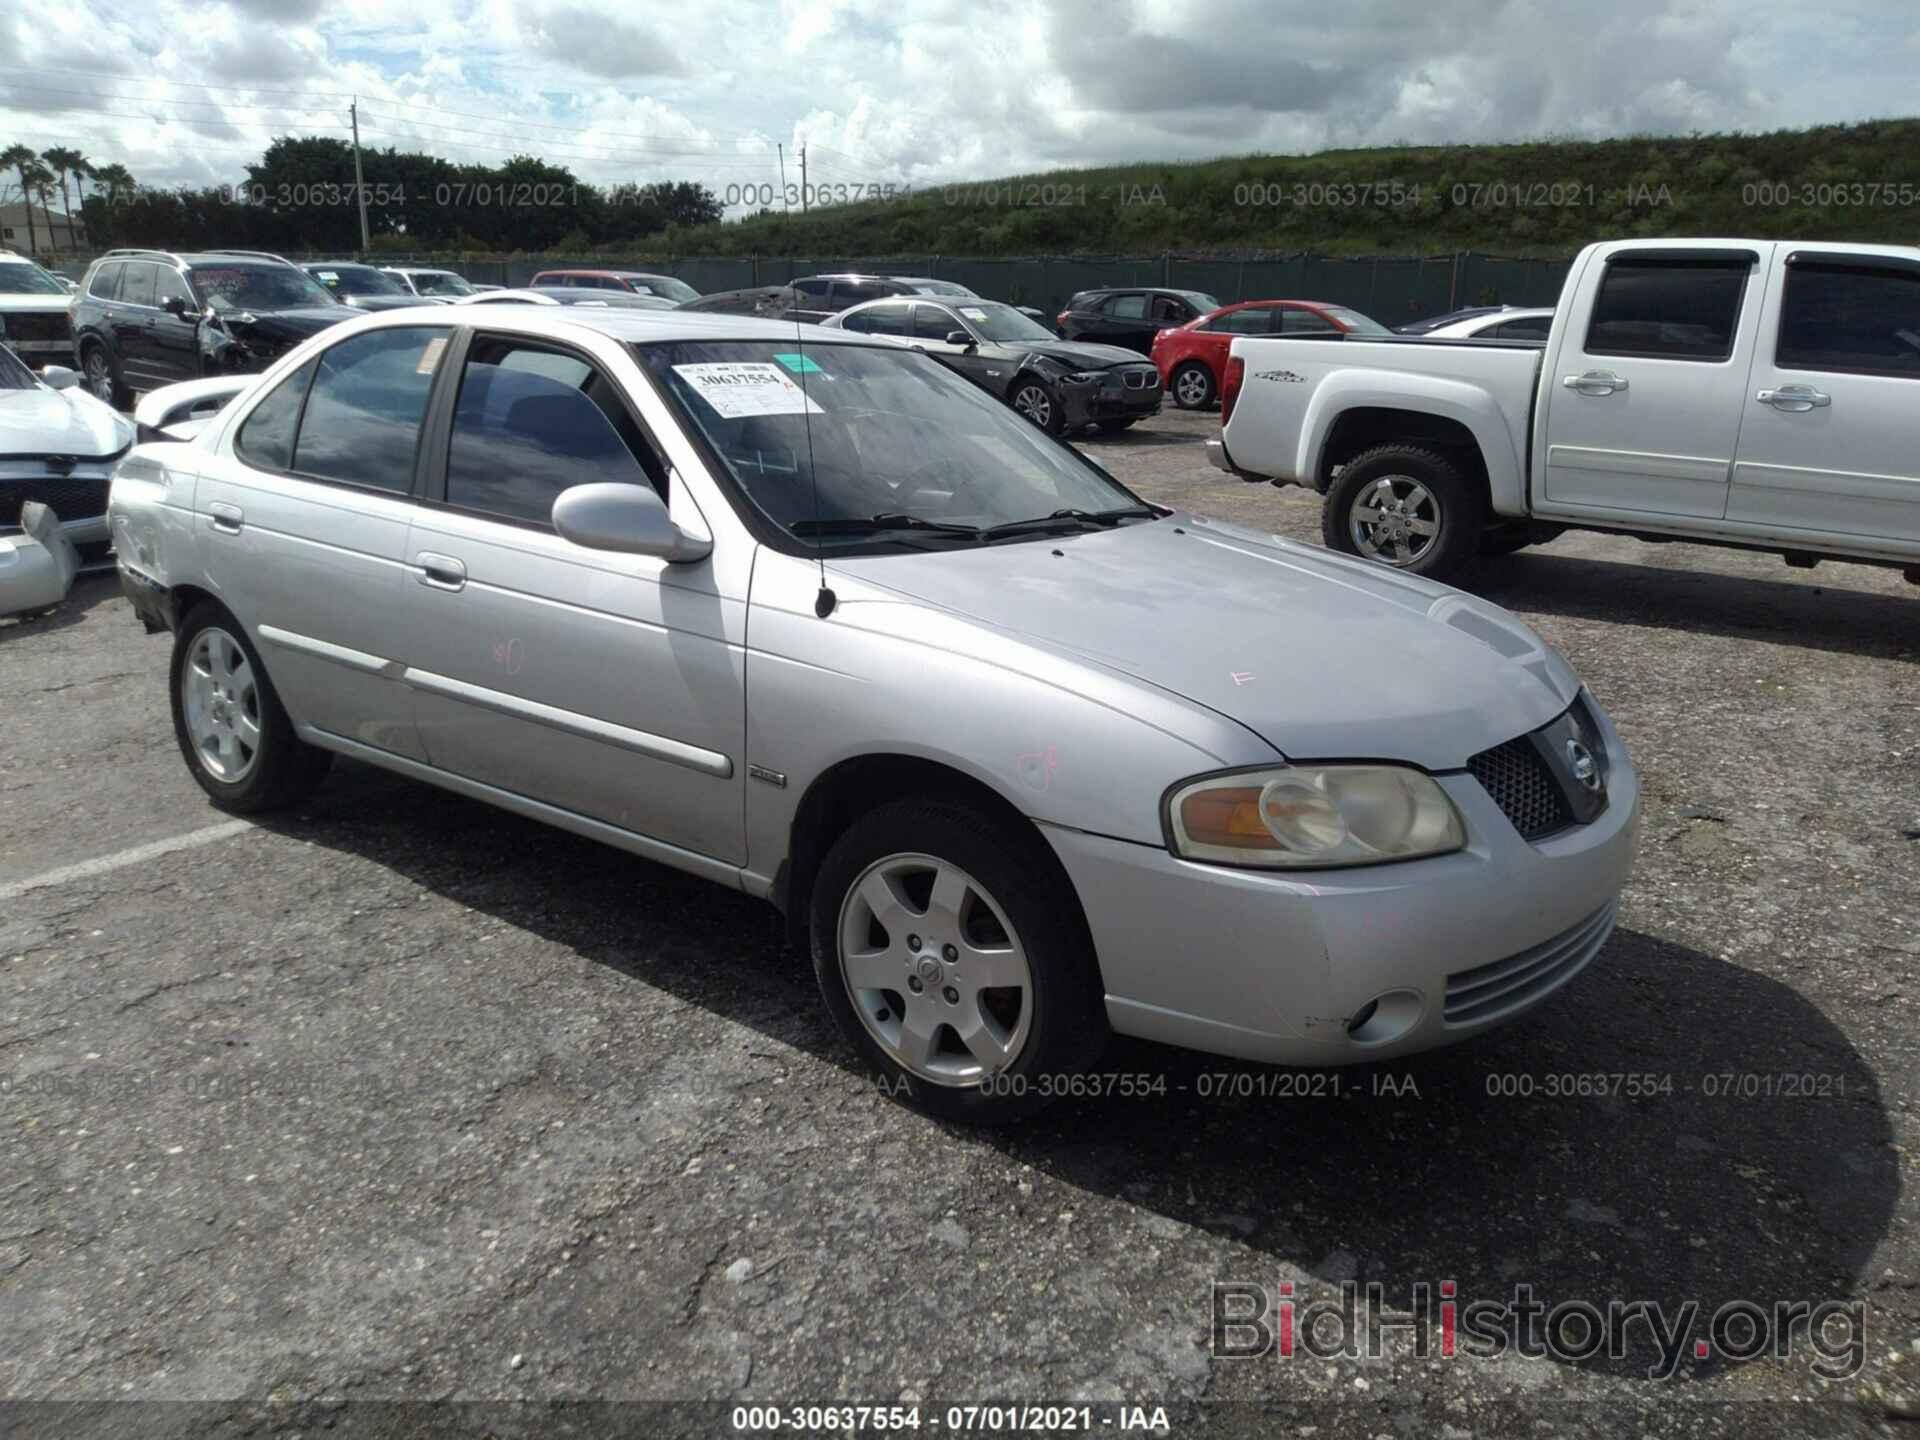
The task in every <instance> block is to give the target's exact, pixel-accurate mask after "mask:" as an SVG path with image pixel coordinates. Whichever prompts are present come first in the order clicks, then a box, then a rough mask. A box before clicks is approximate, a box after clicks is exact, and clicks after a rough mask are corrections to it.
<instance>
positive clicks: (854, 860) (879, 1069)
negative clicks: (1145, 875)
mask: <svg viewBox="0 0 1920 1440" xmlns="http://www.w3.org/2000/svg"><path fill="white" fill-rule="evenodd" d="M808 928H809V935H810V938H811V941H812V950H813V967H814V975H815V977H816V978H817V979H818V981H819V984H820V994H821V997H822V999H823V1000H824V1001H825V1002H826V1006H827V1009H828V1011H829V1012H831V1013H832V1015H833V1018H834V1021H835V1023H836V1024H838V1025H839V1027H840V1029H841V1032H842V1033H843V1034H844V1035H845V1036H846V1037H847V1040H848V1041H849V1042H850V1043H851V1044H852V1045H853V1047H854V1048H855V1049H856V1050H857V1051H859V1052H860V1055H861V1058H862V1059H863V1060H864V1061H865V1062H866V1064H867V1066H868V1067H869V1069H870V1070H871V1072H872V1073H874V1074H876V1075H877V1076H879V1078H880V1079H881V1081H882V1082H883V1084H884V1085H885V1087H886V1089H887V1090H888V1092H889V1093H892V1094H896V1095H904V1096H906V1097H907V1098H909V1099H910V1100H911V1101H912V1102H913V1104H915V1105H916V1106H918V1107H919V1108H920V1109H922V1110H925V1111H927V1112H929V1113H931V1114H934V1115H939V1116H943V1117H945V1118H948V1119H952V1120H964V1121H969V1122H973V1123H977V1124H997V1123H1001V1122H1004V1121H1008V1120H1015V1119H1019V1118H1021V1117H1023V1116H1026V1115H1029V1114H1031V1113H1033V1112H1034V1111H1036V1110H1038V1109H1040V1108H1041V1106H1042V1105H1044V1104H1045V1103H1046V1102H1047V1100H1048V1099H1050V1098H1051V1097H1052V1096H1055V1095H1058V1094H1060V1093H1062V1090H1063V1089H1064V1088H1065V1087H1064V1086H1063V1085H1062V1083H1061V1082H1062V1081H1063V1080H1064V1079H1066V1078H1067V1077H1069V1076H1072V1075H1076V1074H1078V1073H1080V1072H1081V1071H1083V1070H1085V1069H1086V1068H1087V1067H1088V1066H1090V1065H1091V1064H1092V1063H1093V1062H1094V1060H1095V1059H1096V1058H1097V1057H1098V1055H1099V1053H1100V1049H1101V1047H1102V1046H1103V1045H1104V1044H1105V1041H1106V1036H1107V1027H1106V1019H1105V1014H1104V1011H1103V1007H1102V1005H1101V994H1102V991H1101V986H1100V982H1099V972H1098V967H1097V966H1096V964H1095V963H1094V957H1093V947H1092V944H1091V942H1090V940H1089V938H1088V936H1087V934H1086V927H1085V924H1084V923H1083V922H1082V921H1081V919H1080V909H1079V905H1078V902H1077V900H1076V898H1075V897H1074V895H1073V892H1072V889H1071V886H1070V884H1069V882H1068V881H1067V879H1066V877H1065V876H1064V874H1062V873H1061V871H1060V868H1059V865H1058V864H1057V863H1056V862H1054V861H1053V859H1052V856H1051V855H1050V854H1048V853H1046V852H1045V850H1044V843H1043V842H1041V841H1040V840H1039V839H1038V837H1036V836H1033V835H1030V834H1028V835H1022V834H1019V833H1016V832H1015V831H1013V830H1012V829H1011V827H1009V826H1007V825H1005V824H1002V823H999V822H997V821H995V820H993V819H991V818H989V817H987V816H986V815H983V814H981V813H979V812H978V811H975V810H973V809H971V808H970V807H968V806H966V805H964V804H960V803H957V802H954V801H950V800H906V801H898V802H895V803H893V804H890V805H884V806H882V807H881V808H879V809H877V810H874V811H872V812H871V813H869V814H867V815H865V816H863V817H862V818H861V819H859V820H856V821H855V822H854V823H853V824H852V825H851V826H850V827H849V828H848V829H847V831H846V833H845V834H844V835H842V836H841V837H840V839H839V840H838V841H836V842H835V843H834V845H833V848H832V849H830V850H829V851H828V852H827V854H826V856H825V858H824V859H823V860H822V861H821V863H820V870H819V874H818V878H817V879H816V880H815V883H814V887H813V895H812V899H811V904H810V908H809V923H808Z"/></svg>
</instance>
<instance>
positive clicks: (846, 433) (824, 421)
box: [634, 340, 1140, 546]
mask: <svg viewBox="0 0 1920 1440" xmlns="http://www.w3.org/2000/svg"><path fill="white" fill-rule="evenodd" d="M634 348H635V352H636V353H637V354H638V355H639V357H640V360H641V363H642V364H643V365H645V366H647V368H648V369H649V370H650V372H651V373H652V375H653V376H654V379H655V380H656V381H657V382H658V383H659V385H660V387H661V389H662V390H664V391H665V392H666V393H667V394H668V396H669V397H670V398H671V400H672V402H673V403H674V404H675V405H676V406H677V408H678V409H679V410H680V411H681V413H682V414H683V415H685V416H686V418H687V419H688V420H689V421H690V422H691V423H692V425H693V427H694V428H695V429H696V430H697V431H698V432H699V433H700V434H701V435H702V436H704V437H705V438H706V441H707V443H708V444H709V445H710V446H711V447H712V448H713V450H714V451H715V452H716V453H717V454H718V456H719V457H720V460H721V462H722V463H723V464H724V465H725V466H726V468H727V470H728V471H729V472H730V473H731V474H732V476H733V478H734V480H735V481H736V482H737V483H738V484H739V486H740V488H741V490H743V491H744V492H746V494H747V496H748V497H749V498H750V499H751V500H752V501H753V503H754V504H755V505H756V506H757V507H758V508H759V509H760V510H761V511H762V512H763V513H764V514H765V515H766V516H767V518H768V519H770V520H771V521H772V522H773V523H774V524H775V525H777V526H779V527H780V528H781V529H782V530H783V531H785V532H786V533H787V534H788V535H790V536H794V538H795V541H796V543H798V544H802V545H814V546H822V545H826V546H831V545H845V544H848V543H854V544H899V543H901V542H902V541H903V540H907V539H909V537H910V538H911V543H914V544H920V543H927V544H934V543H939V544H946V543H962V544H972V543H976V541H975V539H974V537H973V536H972V534H971V533H970V532H971V531H972V530H973V529H975V528H982V529H984V528H986V527H988V526H993V525H1005V524H1008V523H1011V522H1014V521H1020V520H1033V519H1037V518H1040V517H1045V516H1051V515H1052V514H1053V513H1054V512H1055V511H1058V510H1067V509H1071V510H1080V511H1087V512H1091V513H1093V514H1098V513H1100V512H1103V511H1111V510H1115V509H1131V508H1133V507H1137V506H1138V505H1139V504H1140V502H1139V500H1138V499H1137V498H1136V497H1135V496H1134V495H1132V494H1131V493H1129V492H1128V491H1127V490H1125V489H1124V488H1122V487H1121V486H1120V485H1119V484H1118V483H1117V482H1115V481H1113V480H1110V479H1108V478H1107V477H1106V476H1105V475H1103V474H1102V473H1101V472H1100V471H1098V470H1096V469H1095V468H1094V467H1093V466H1092V465H1090V464H1089V463H1087V461H1085V460H1084V459H1082V458H1081V457H1080V456H1079V455H1078V454H1076V453H1075V452H1074V451H1073V450H1071V449H1069V448H1068V447H1067V446H1065V445H1062V444H1060V443H1059V442H1058V441H1055V440H1051V439H1049V438H1048V437H1047V436H1045V435H1044V434H1042V433H1041V432H1040V431H1038V430H1036V429H1035V428H1034V427H1033V425H1032V424H1031V423H1030V422H1028V421H1026V420H1023V419H1022V418H1021V417H1020V416H1019V415H1017V414H1015V413H1014V412H1013V411H1012V410H1010V409H1008V408H1007V407H1006V406H1005V405H1002V404H1001V403H1000V402H999V401H998V400H995V399H994V398H993V397H992V396H990V395H988V394H987V393H986V392H985V391H983V390H981V389H979V388H978V387H976V386H974V385H972V384H970V383H969V382H967V381H965V380H962V379H960V378H959V377H958V376H956V375H955V374H953V372H951V371H950V370H947V369H946V368H944V367H943V366H941V365H940V364H939V363H938V362H936V361H934V360H932V359H931V358H929V357H928V356H925V355H920V354H916V353H914V352H913V351H910V350H904V349H896V348H893V347H889V348H887V349H884V350H883V349H878V348H874V347H869V346H864V345H838V344H835V345H822V344H809V345H807V346H806V347H805V352H804V353H802V352H801V349H800V346H799V344H798V343H797V342H780V341H772V340H757V341H750V340H737V341H679V342H663V343H657V344H646V345H637V346H635V347H634ZM802 386H804V390H803V389H802ZM816 487H817V490H818V496H817V499H816V495H815V491H816ZM876 519H880V520H884V521H887V522H890V523H889V524H888V525H886V526H885V527H884V528H883V529H881V530H880V531H878V532H876V533H873V534H862V533H860V530H859V528H858V527H859V526H860V525H861V524H862V523H864V522H872V521H874V520H876ZM834 522H853V524H852V526H851V527H849V528H848V529H845V530H842V531H838V532H836V531H835V529H834ZM796 526H798V527H799V529H798V530H797V531H796V529H795V527H796ZM913 526H919V527H933V528H931V529H929V530H928V533H926V534H920V533H917V532H916V531H914V530H913V529H910V528H909V527H913ZM942 526H954V527H959V532H958V533H947V532H944V531H942V530H941V529H939V528H938V527H942ZM809 532H811V533H809Z"/></svg>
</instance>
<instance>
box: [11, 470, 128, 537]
mask: <svg viewBox="0 0 1920 1440" xmlns="http://www.w3.org/2000/svg"><path fill="white" fill-rule="evenodd" d="M110 486H111V482H110V481H108V480H105V479H101V478H95V479H81V478H79V477H75V478H73V479H62V478H55V477H52V476H49V477H48V478H46V479H44V480H0V526H4V527H9V528H11V527H15V526H18V525H19V523H20V507H21V506H23V505H25V504H26V503H27V502H28V501H31V500H38V501H39V502H40V503H41V504H42V505H45V506H46V507H47V508H48V509H49V510H51V511H53V513H54V514H55V515H57V516H58V517H59V518H60V519H62V520H91V519H94V518H95V517H97V516H100V515H104V514H106V513H107V492H108V490H109V488H110Z"/></svg>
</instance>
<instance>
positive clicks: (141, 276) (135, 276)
mask: <svg viewBox="0 0 1920 1440" xmlns="http://www.w3.org/2000/svg"><path fill="white" fill-rule="evenodd" d="M159 268H160V267H159V266H157V265H149V264H146V263H144V262H141V261H131V262H129V263H128V265H127V273H126V274H124V275H122V276H121V277H120V303H121V304H123V305H151V304H153V303H154V301H153V272H154V271H156V270H158V269H159Z"/></svg>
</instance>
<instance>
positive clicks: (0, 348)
mask: <svg viewBox="0 0 1920 1440" xmlns="http://www.w3.org/2000/svg"><path fill="white" fill-rule="evenodd" d="M38 383H39V382H38V381H36V380H35V379H34V378H33V372H32V371H31V370H29V369H27V367H26V366H25V365H23V364H21V363H20V361H19V360H18V359H17V358H16V357H15V356H14V353H13V351H11V350H9V349H8V348H7V344H6V341H4V340H0V390H31V389H33V387H34V386H35V385H36V384H38Z"/></svg>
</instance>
